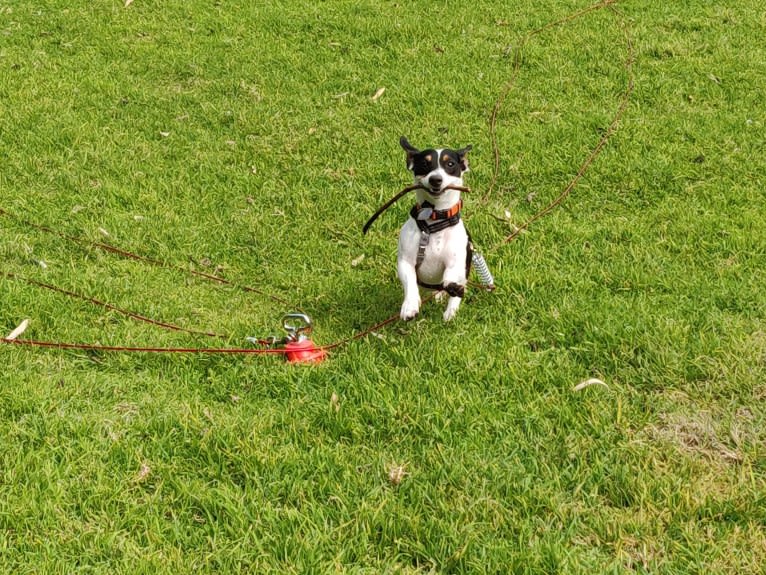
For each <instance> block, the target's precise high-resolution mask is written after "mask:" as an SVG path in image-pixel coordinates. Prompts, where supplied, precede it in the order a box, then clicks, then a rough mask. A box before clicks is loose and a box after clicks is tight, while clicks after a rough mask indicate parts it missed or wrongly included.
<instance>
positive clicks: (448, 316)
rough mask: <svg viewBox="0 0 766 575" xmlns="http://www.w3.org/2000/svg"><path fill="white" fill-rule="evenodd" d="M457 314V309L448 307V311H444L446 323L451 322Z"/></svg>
mask: <svg viewBox="0 0 766 575" xmlns="http://www.w3.org/2000/svg"><path fill="white" fill-rule="evenodd" d="M456 314H457V309H452V308H450V307H448V308H447V309H445V310H444V315H443V316H442V317H443V318H444V321H451V320H452V318H454V317H455V315H456Z"/></svg>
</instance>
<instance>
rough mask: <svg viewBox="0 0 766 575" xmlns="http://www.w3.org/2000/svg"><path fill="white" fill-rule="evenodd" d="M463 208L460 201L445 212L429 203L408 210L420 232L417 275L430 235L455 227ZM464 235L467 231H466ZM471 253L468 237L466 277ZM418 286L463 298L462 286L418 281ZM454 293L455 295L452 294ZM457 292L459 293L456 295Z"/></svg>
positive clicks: (471, 248)
mask: <svg viewBox="0 0 766 575" xmlns="http://www.w3.org/2000/svg"><path fill="white" fill-rule="evenodd" d="M462 208H463V200H460V201H459V202H458V203H456V204H455V205H454V206H452V207H451V208H449V209H446V210H435V209H434V205H433V204H431V203H430V202H423V203H422V204H415V205H414V206H412V209H411V210H410V216H412V218H413V219H414V220H415V223H416V224H417V225H418V229H419V230H420V242H419V243H418V255H417V259H416V260H415V272H416V273H417V271H418V269H419V268H420V264H422V263H423V260H424V259H425V257H426V248H427V247H428V243H429V242H430V241H431V234H434V233H436V232H440V231H442V230H446V229H447V228H451V227H452V226H456V225H457V224H458V223H459V222H460V210H461V209H462ZM466 233H468V232H467V230H466ZM472 252H473V246H472V245H471V237H470V236H468V249H467V258H466V277H467V276H468V272H469V271H470V269H471V255H472ZM418 285H420V286H421V287H424V288H426V289H432V290H446V291H447V293H448V294H449V295H451V296H459V297H462V296H463V292H464V290H465V288H464V287H463V286H454V288H453V284H450V285H449V286H444V285H443V284H427V283H424V282H421V281H420V280H418ZM453 292H455V293H453ZM458 292H459V293H458Z"/></svg>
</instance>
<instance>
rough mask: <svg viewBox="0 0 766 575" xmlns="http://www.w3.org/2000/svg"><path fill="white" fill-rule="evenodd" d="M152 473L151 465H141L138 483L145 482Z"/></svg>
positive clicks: (137, 478) (137, 475)
mask: <svg viewBox="0 0 766 575" xmlns="http://www.w3.org/2000/svg"><path fill="white" fill-rule="evenodd" d="M151 472H152V468H151V467H149V465H148V464H147V463H142V464H141V469H139V470H138V473H136V477H135V480H136V482H141V481H143V480H144V479H146V478H147V477H149V475H150V474H151Z"/></svg>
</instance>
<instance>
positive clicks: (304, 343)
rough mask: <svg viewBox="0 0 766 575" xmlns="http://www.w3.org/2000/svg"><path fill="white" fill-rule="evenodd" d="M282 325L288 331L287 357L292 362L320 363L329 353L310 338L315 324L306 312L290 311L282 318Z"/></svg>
mask: <svg viewBox="0 0 766 575" xmlns="http://www.w3.org/2000/svg"><path fill="white" fill-rule="evenodd" d="M282 325H283V326H284V328H285V331H287V339H288V340H289V341H288V342H287V343H286V344H285V350H286V351H287V353H286V355H285V357H286V358H287V361H289V362H290V363H319V362H320V361H322V360H323V359H324V358H325V356H326V355H327V353H326V352H325V351H324V350H323V349H322V348H319V347H317V346H316V345H314V342H313V341H311V340H310V339H309V338H308V334H310V333H311V330H312V328H313V326H312V325H311V318H310V317H309V316H307V315H306V314H305V313H288V314H287V315H285V316H284V317H283V318H282Z"/></svg>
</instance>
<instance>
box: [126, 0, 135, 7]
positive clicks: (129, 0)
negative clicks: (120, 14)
mask: <svg viewBox="0 0 766 575" xmlns="http://www.w3.org/2000/svg"><path fill="white" fill-rule="evenodd" d="M131 4H133V0H125V8H127V7H128V6H130V5H131Z"/></svg>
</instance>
